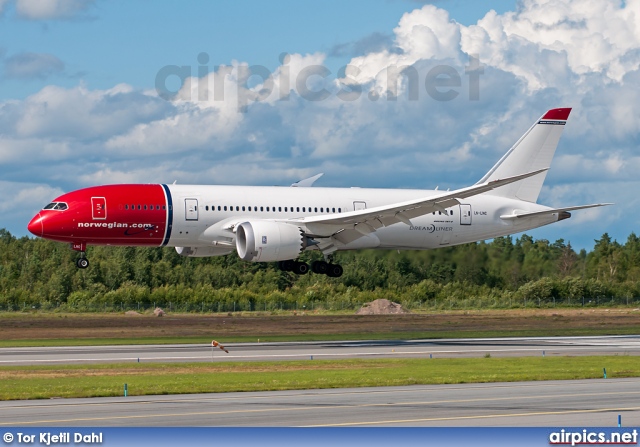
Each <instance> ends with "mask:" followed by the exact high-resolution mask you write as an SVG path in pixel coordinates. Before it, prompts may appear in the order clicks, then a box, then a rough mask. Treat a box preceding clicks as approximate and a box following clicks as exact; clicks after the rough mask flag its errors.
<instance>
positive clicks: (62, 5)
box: [16, 0, 95, 20]
mask: <svg viewBox="0 0 640 447" xmlns="http://www.w3.org/2000/svg"><path fill="white" fill-rule="evenodd" d="M94 3H95V0H16V11H17V12H18V15H19V16H20V17H22V18H24V19H28V20H55V19H71V18H75V17H78V16H82V15H83V14H85V13H86V12H87V11H88V10H89V9H90V8H91V7H92V6H93V5H94Z"/></svg>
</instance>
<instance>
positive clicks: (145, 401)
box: [0, 336, 640, 427]
mask: <svg viewBox="0 0 640 447" xmlns="http://www.w3.org/2000/svg"><path fill="white" fill-rule="evenodd" d="M225 347H226V348H227V349H228V350H229V354H226V353H224V352H222V351H221V350H219V349H217V348H215V349H213V351H212V348H211V346H210V345H146V346H143V345H141V346H97V347H54V348H3V349H0V365H6V366H11V365H56V364H71V363H97V362H211V361H213V362H226V361H231V362H233V361H286V360H303V359H309V360H311V359H347V358H390V357H416V358H419V357H422V358H426V357H433V358H443V357H481V356H485V355H486V354H490V355H491V356H492V357H503V356H542V355H545V356H575V355H630V356H637V355H639V354H640V336H608V337H549V338H500V339H465V340H462V339H455V340H454V339H451V340H413V341H341V342H302V343H230V344H228V345H225ZM631 361H635V359H634V360H631ZM639 402H640V379H606V380H604V379H602V380H579V381H549V382H523V383H490V384H461V385H420V386H403V387H386V388H354V389H333V390H298V391H295V390H294V391H280V392H261V393H256V392H251V393H222V394H198V395H176V396H141V397H126V398H125V397H118V398H92V399H52V400H46V401H7V402H0V426H19V425H31V426H67V427H68V426H105V427H106V426H518V427H522V426H602V425H609V426H610V425H613V424H614V423H616V421H617V416H618V414H620V415H622V417H623V420H624V422H625V423H624V425H625V426H629V425H636V426H637V425H640V403H639Z"/></svg>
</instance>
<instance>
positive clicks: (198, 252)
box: [176, 247, 233, 258]
mask: <svg viewBox="0 0 640 447" xmlns="http://www.w3.org/2000/svg"><path fill="white" fill-rule="evenodd" d="M176 251H177V252H178V254H179V255H180V256H186V257H189V258H208V257H210V256H224V255H228V254H229V253H232V252H233V248H229V247H176Z"/></svg>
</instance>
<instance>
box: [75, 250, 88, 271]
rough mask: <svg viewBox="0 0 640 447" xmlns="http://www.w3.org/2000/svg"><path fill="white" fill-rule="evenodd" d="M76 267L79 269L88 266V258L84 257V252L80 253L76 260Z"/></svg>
mask: <svg viewBox="0 0 640 447" xmlns="http://www.w3.org/2000/svg"><path fill="white" fill-rule="evenodd" d="M76 267H78V268H79V269H86V268H87V267H89V260H88V259H87V258H85V257H84V253H82V257H81V258H78V259H77V260H76Z"/></svg>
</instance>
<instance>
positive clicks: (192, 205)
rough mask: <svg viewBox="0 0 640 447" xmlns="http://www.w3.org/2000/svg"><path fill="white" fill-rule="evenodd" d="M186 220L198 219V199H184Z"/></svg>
mask: <svg viewBox="0 0 640 447" xmlns="http://www.w3.org/2000/svg"><path fill="white" fill-rule="evenodd" d="M184 216H185V220H198V199H184Z"/></svg>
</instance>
